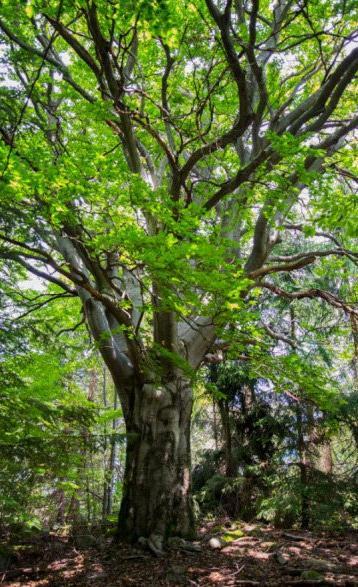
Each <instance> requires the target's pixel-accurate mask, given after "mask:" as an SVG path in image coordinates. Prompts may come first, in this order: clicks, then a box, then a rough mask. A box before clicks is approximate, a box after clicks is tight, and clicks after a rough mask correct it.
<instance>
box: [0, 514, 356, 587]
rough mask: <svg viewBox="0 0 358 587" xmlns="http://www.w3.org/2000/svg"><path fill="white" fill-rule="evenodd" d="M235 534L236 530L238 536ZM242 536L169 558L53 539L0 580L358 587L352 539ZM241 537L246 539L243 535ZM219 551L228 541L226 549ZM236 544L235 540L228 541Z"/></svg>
mask: <svg viewBox="0 0 358 587" xmlns="http://www.w3.org/2000/svg"><path fill="white" fill-rule="evenodd" d="M231 530H232V529H231ZM242 532H243V536H240V537H238V538H236V537H235V532H233V533H232V534H230V530H228V534H227V535H225V533H223V532H222V531H221V532H220V531H218V528H217V525H216V527H215V526H214V525H213V524H212V525H206V526H203V527H202V528H201V529H200V541H199V544H200V545H201V552H190V551H185V550H172V551H169V552H168V553H167V555H166V556H165V557H163V558H155V557H153V556H152V555H150V554H148V553H146V552H144V551H143V550H139V549H136V548H131V547H128V546H125V545H119V546H118V545H117V546H116V548H114V547H111V544H110V540H109V539H108V540H102V541H98V543H96V544H95V545H92V546H90V547H83V546H82V547H80V546H75V545H74V544H72V543H70V542H69V541H66V540H64V539H60V538H58V537H55V536H51V537H50V538H47V539H46V541H45V540H43V539H42V540H39V541H38V542H37V543H36V544H34V543H31V544H28V545H22V547H20V548H18V551H17V553H18V554H17V556H16V560H13V561H12V562H11V563H10V564H9V565H8V568H7V570H6V572H0V585H1V587H17V586H19V587H20V586H24V585H26V586H27V587H45V586H51V587H52V586H53V587H56V586H60V585H76V586H89V585H90V586H93V587H99V586H101V587H102V586H106V587H112V586H113V587H114V586H123V587H125V586H127V587H130V586H133V587H135V586H148V587H149V586H153V587H157V586H158V587H160V586H183V585H184V586H189V587H199V586H200V587H202V586H210V585H220V586H222V587H231V586H235V585H242V586H245V585H247V586H250V585H260V586H265V585H268V586H276V585H277V586H279V585H345V586H353V585H357V586H358V544H357V541H354V536H353V535H351V534H350V535H344V536H335V537H333V536H328V535H318V534H315V535H313V534H311V533H308V532H306V533H302V532H300V533H298V532H294V531H292V532H284V531H279V530H274V529H273V528H271V527H265V526H259V525H251V526H250V525H246V526H243V527H242ZM238 533H239V532H238ZM212 536H215V540H216V542H215V541H214V543H213V544H212V546H214V545H215V544H216V545H217V546H220V544H219V545H218V544H217V542H218V541H222V539H223V538H225V540H227V542H226V543H225V546H224V547H222V548H218V549H217V550H216V549H212V548H211V546H209V542H208V539H209V538H210V537H212ZM228 536H229V537H228Z"/></svg>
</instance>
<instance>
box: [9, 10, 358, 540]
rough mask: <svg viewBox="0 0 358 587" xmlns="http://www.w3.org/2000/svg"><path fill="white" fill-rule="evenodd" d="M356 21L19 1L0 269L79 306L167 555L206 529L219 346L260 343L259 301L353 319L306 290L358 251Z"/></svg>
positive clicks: (135, 478)
mask: <svg viewBox="0 0 358 587" xmlns="http://www.w3.org/2000/svg"><path fill="white" fill-rule="evenodd" d="M352 8H353V4H352V5H351V3H350V2H341V1H337V2H331V1H330V2H328V1H326V0H319V1H318V2H313V1H310V0H306V1H304V0H303V1H302V2H292V1H291V0H287V1H286V0H282V1H281V0H279V1H278V2H277V3H275V4H271V3H269V2H268V1H266V0H265V1H263V2H261V3H259V1H258V0H252V1H251V2H250V1H246V0H243V1H242V0H238V1H237V2H232V1H231V0H228V1H227V2H226V3H225V2H222V1H221V0H220V1H219V2H218V3H217V4H215V3H214V2H213V1H212V0H206V2H205V1H204V0H199V1H197V2H188V1H186V0H177V1H175V2H174V1H171V0H161V1H159V0H142V1H140V2H132V1H130V0H126V1H125V2H119V1H117V0H112V1H110V0H97V1H96V2H94V1H92V0H76V1H71V2H69V1H68V0H56V1H52V0H47V1H45V0H31V1H28V2H24V1H17V2H14V0H11V1H9V0H4V1H3V2H2V4H1V13H0V15H1V17H0V30H1V43H2V51H3V57H2V68H1V72H2V73H1V75H2V77H3V81H4V83H3V86H2V89H1V97H2V102H1V111H0V127H1V128H0V132H1V137H2V147H1V158H2V169H1V180H2V192H1V208H2V219H1V233H0V239H1V248H0V254H1V256H2V257H3V259H4V260H5V263H7V264H10V265H11V264H14V263H15V264H18V265H20V266H22V267H25V268H26V269H27V270H28V271H29V272H30V273H32V274H34V275H35V276H37V277H38V278H39V279H43V280H48V281H51V282H53V283H54V284H56V285H57V286H58V288H59V289H58V291H59V295H63V296H65V297H66V296H76V297H78V299H79V300H80V303H81V307H82V311H83V317H84V319H85V321H86V324H87V327H88V329H89V331H90V333H91V335H92V337H93V339H94V340H95V341H96V344H97V345H98V347H99V349H100V352H101V354H102V357H103V360H104V361H105V363H106V365H107V366H108V368H109V370H110V372H111V374H112V377H113V381H114V383H115V385H116V388H117V390H118V395H119V398H120V402H121V405H122V409H123V414H124V418H125V422H126V428H127V460H126V470H125V481H124V489H123V500H122V506H121V511H120V516H119V518H120V519H119V530H120V533H121V534H122V535H124V536H126V537H130V538H132V539H134V538H138V537H140V536H142V537H144V538H145V539H147V541H148V544H149V546H150V547H151V548H152V549H153V550H155V551H156V552H158V551H161V550H162V547H163V541H164V539H165V537H166V536H167V535H168V534H169V533H171V534H175V535H181V536H190V535H191V534H192V533H193V513H192V507H191V499H190V417H191V406H192V380H193V376H194V374H195V372H196V370H197V369H198V368H199V366H200V365H201V363H202V361H203V360H204V357H205V356H206V355H207V354H208V352H211V354H212V353H213V352H214V353H215V348H214V349H213V346H215V344H218V345H219V346H220V345H223V344H224V345H226V346H227V345H228V344H229V342H227V341H225V339H226V338H227V339H228V338H230V343H231V345H232V346H233V348H234V349H236V351H237V352H240V349H241V352H242V351H243V350H244V351H245V348H246V347H245V345H248V344H252V342H253V341H252V338H251V339H250V338H247V336H246V335H247V332H246V330H247V328H246V326H247V325H248V324H249V321H250V311H251V308H253V307H254V306H253V304H255V300H256V299H257V296H258V295H259V294H260V291H266V292H270V293H271V294H272V295H273V296H283V297H285V298H286V299H287V300H291V299H302V298H318V299H321V300H324V302H328V303H330V304H332V305H333V306H335V307H336V308H340V309H342V310H343V311H344V312H346V313H347V314H350V315H352V313H353V312H354V310H353V308H352V306H351V304H350V300H348V301H344V300H343V299H342V297H341V295H340V292H339V291H329V290H328V289H323V288H321V287H317V286H316V285H315V284H314V283H313V284H312V285H310V286H309V287H308V288H307V289H306V288H304V289H300V288H299V287H298V286H297V281H296V279H297V278H299V277H300V275H301V273H300V271H302V270H305V271H306V270H310V269H311V268H312V266H313V265H314V264H315V263H317V262H318V261H320V260H321V259H325V258H326V257H329V256H334V257H338V258H341V259H343V260H346V262H347V263H352V261H354V259H355V258H356V257H355V255H354V253H353V252H352V251H351V250H349V236H350V234H349V230H351V226H352V224H350V222H349V221H348V220H347V222H346V223H345V228H346V232H345V233H344V234H343V233H340V232H339V231H338V226H339V220H340V218H341V216H342V214H343V213H344V210H345V206H347V207H348V206H349V201H350V191H349V190H350V182H352V181H353V179H352V178H353V174H352V169H351V165H352V163H351V159H352V149H351V148H350V146H349V137H350V136H351V133H352V131H353V129H354V128H355V126H356V123H357V118H355V117H354V116H353V114H352V110H353V107H354V96H353V93H352V84H351V82H352V80H353V79H354V75H355V72H356V70H357V68H358V49H355V48H353V47H354V45H353V41H354V33H353V32H352V27H351V25H350V18H349V13H350V10H351V9H352ZM342 211H343V212H342ZM315 230H317V232H316V235H317V237H316V239H312V238H311V237H312V234H313V233H314V232H315ZM292 231H295V232H294V234H296V235H298V234H299V235H302V236H303V237H306V240H305V238H297V239H296V240H295V241H293V243H292V239H291V238H290V236H288V237H287V238H286V235H292ZM344 239H346V240H344ZM286 241H287V242H288V241H289V243H290V248H289V251H290V252H289V254H287V249H285V243H286ZM345 243H346V244H345ZM347 243H348V245H347ZM295 244H296V246H295ZM301 245H302V248H301ZM292 246H293V248H294V251H293V252H292ZM275 247H276V248H275ZM274 249H275V253H276V256H274ZM277 251H278V252H279V253H280V254H277ZM344 262H345V261H344ZM270 274H271V278H269V279H268V278H267V276H268V275H270ZM288 275H289V276H290V279H288V278H287V276H288ZM312 275H313V277H314V272H313V273H312ZM280 276H283V278H282V279H281V277H280ZM285 276H286V277H285ZM313 281H314V280H313ZM61 291H62V292H63V293H62V294H61ZM75 318H76V317H74V322H75Z"/></svg>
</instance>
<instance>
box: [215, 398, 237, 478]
mask: <svg viewBox="0 0 358 587" xmlns="http://www.w3.org/2000/svg"><path fill="white" fill-rule="evenodd" d="M218 405H219V410H220V417H221V423H222V428H223V437H224V454H225V475H226V477H234V475H235V473H236V471H235V469H236V467H235V463H234V458H233V454H232V434H231V426H230V410H229V405H228V402H227V401H224V400H220V401H219V402H218Z"/></svg>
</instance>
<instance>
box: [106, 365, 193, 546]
mask: <svg viewBox="0 0 358 587" xmlns="http://www.w3.org/2000/svg"><path fill="white" fill-rule="evenodd" d="M133 400H134V401H133V405H132V408H131V412H130V416H129V418H127V422H126V425H127V454H126V468H125V475H124V485H123V499H122V504H121V509H120V514H119V526H118V534H119V536H120V537H124V538H126V539H130V540H136V539H138V538H140V537H144V538H146V539H147V540H148V544H149V545H150V546H151V547H153V546H154V548H157V549H158V550H161V549H162V547H163V543H164V541H165V539H166V538H167V537H168V536H169V535H175V536H181V537H186V538H189V537H193V533H194V518H193V510H192V503H191V496H190V485H191V474H190V469H191V463H190V419H191V408H192V390H191V387H190V385H189V384H188V382H187V381H185V380H184V379H183V378H182V377H180V376H178V377H177V378H176V379H174V380H172V381H170V382H169V383H165V384H163V385H162V386H160V385H155V384H145V385H144V386H143V387H142V388H141V389H134V390H133Z"/></svg>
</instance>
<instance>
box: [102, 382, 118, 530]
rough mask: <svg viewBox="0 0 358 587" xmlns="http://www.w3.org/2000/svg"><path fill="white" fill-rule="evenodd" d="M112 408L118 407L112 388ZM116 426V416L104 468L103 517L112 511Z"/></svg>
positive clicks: (115, 394) (115, 393) (116, 397)
mask: <svg viewBox="0 0 358 587" xmlns="http://www.w3.org/2000/svg"><path fill="white" fill-rule="evenodd" d="M113 408H114V409H115V410H116V409H117V408H118V395H117V392H116V390H114V400H113ZM117 427H118V418H115V419H114V420H113V422H112V435H111V438H110V447H111V450H110V454H109V460H108V467H107V468H106V470H105V482H104V490H103V508H102V515H103V518H104V517H105V516H109V515H110V514H111V513H112V504H113V491H114V470H115V465H116V458H117V441H116V437H115V434H116V430H117Z"/></svg>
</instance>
